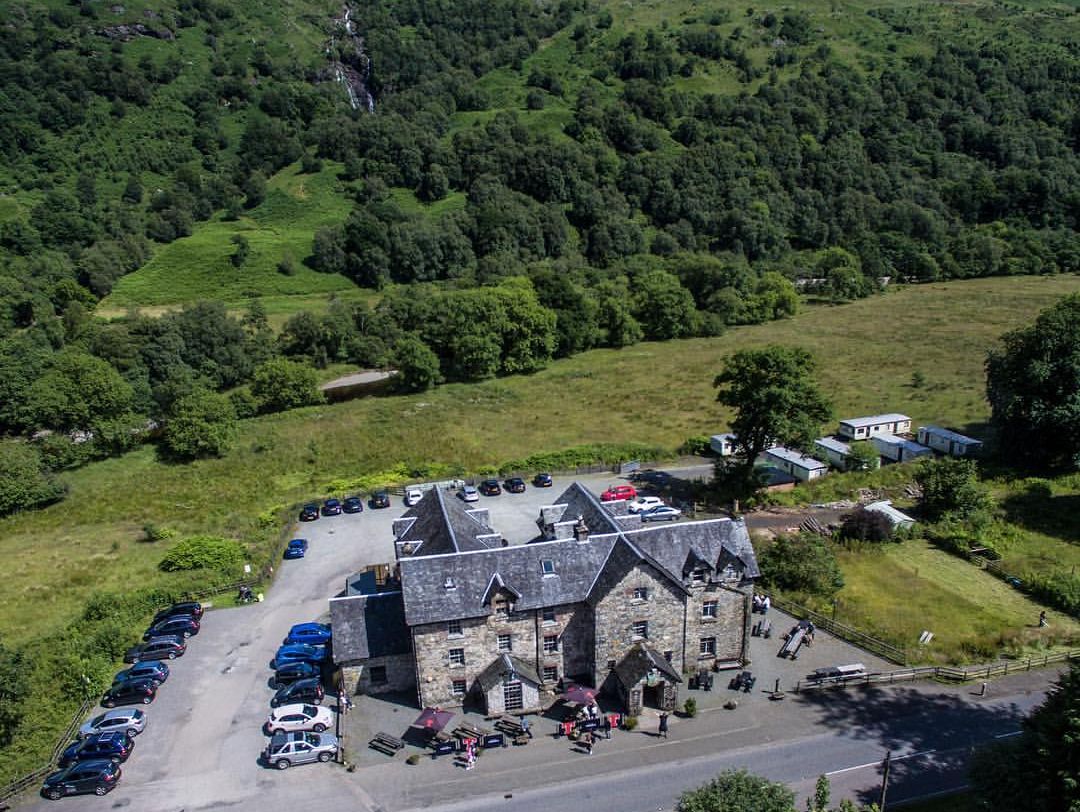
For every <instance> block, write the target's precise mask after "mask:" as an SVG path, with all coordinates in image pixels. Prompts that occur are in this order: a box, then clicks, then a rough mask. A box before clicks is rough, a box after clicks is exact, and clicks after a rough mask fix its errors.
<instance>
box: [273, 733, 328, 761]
mask: <svg viewBox="0 0 1080 812" xmlns="http://www.w3.org/2000/svg"><path fill="white" fill-rule="evenodd" d="M337 751H338V740H337V736H334V735H331V734H330V733H301V732H294V733H275V734H274V735H273V736H271V737H270V743H269V744H267V745H266V749H265V750H263V761H264V762H265V763H266V764H267V766H269V767H277V769H279V770H287V769H288V768H289V767H291V766H293V765H294V764H309V763H311V762H313V761H322V762H326V761H330V759H332V758H333V757H334V756H335V755H337Z"/></svg>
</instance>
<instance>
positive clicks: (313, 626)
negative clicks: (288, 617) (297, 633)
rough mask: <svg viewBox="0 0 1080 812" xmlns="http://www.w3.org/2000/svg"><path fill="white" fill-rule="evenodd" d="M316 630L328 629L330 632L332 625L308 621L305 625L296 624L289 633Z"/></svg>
mask: <svg viewBox="0 0 1080 812" xmlns="http://www.w3.org/2000/svg"><path fill="white" fill-rule="evenodd" d="M316 628H317V629H326V630H327V631H330V625H329V624H328V623H319V622H318V621H317V620H308V621H306V622H304V623H294V624H293V626H292V628H291V629H289V631H293V630H295V629H316Z"/></svg>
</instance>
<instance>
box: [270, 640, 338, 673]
mask: <svg viewBox="0 0 1080 812" xmlns="http://www.w3.org/2000/svg"><path fill="white" fill-rule="evenodd" d="M325 659H326V648H325V647H323V646H309V645H307V644H306V643H289V644H288V645H285V646H282V647H281V648H279V649H278V650H277V653H276V654H275V655H274V668H280V667H281V666H283V665H284V664H285V663H295V662H298V661H299V662H305V663H321V662H323V661H324V660H325Z"/></svg>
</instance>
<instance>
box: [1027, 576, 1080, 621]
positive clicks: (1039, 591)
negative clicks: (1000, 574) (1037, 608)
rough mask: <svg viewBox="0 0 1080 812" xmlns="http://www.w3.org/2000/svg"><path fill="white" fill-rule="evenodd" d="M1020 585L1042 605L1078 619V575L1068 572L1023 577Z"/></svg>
mask: <svg viewBox="0 0 1080 812" xmlns="http://www.w3.org/2000/svg"><path fill="white" fill-rule="evenodd" d="M1022 584H1023V585H1024V586H1025V587H1026V589H1027V590H1028V591H1029V592H1030V593H1031V594H1032V595H1034V596H1035V597H1036V598H1038V599H1039V600H1040V601H1042V602H1043V603H1046V604H1049V605H1050V606H1053V607H1054V608H1056V609H1060V610H1061V611H1062V612H1066V613H1068V614H1070V615H1072V616H1073V617H1076V618H1080V575H1075V574H1073V573H1068V572H1052V573H1049V574H1033V573H1028V574H1025V575H1024V578H1023V579H1022Z"/></svg>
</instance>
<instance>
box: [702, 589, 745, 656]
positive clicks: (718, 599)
mask: <svg viewBox="0 0 1080 812" xmlns="http://www.w3.org/2000/svg"><path fill="white" fill-rule="evenodd" d="M749 602H750V596H749V595H747V594H746V592H744V591H743V590H740V589H738V588H737V587H730V586H727V585H721V584H691V585H690V599H689V601H688V602H687V611H686V665H687V668H688V669H689V670H690V671H696V670H697V669H698V668H712V667H713V666H714V665H715V666H717V667H724V666H725V665H730V666H736V665H740V664H741V663H742V661H743V660H744V659H745V656H746V654H745V647H746V640H747V631H746V628H747V625H748V618H749V616H750V606H749ZM703 641H705V644H704V645H703ZM710 649H711V650H710Z"/></svg>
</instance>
